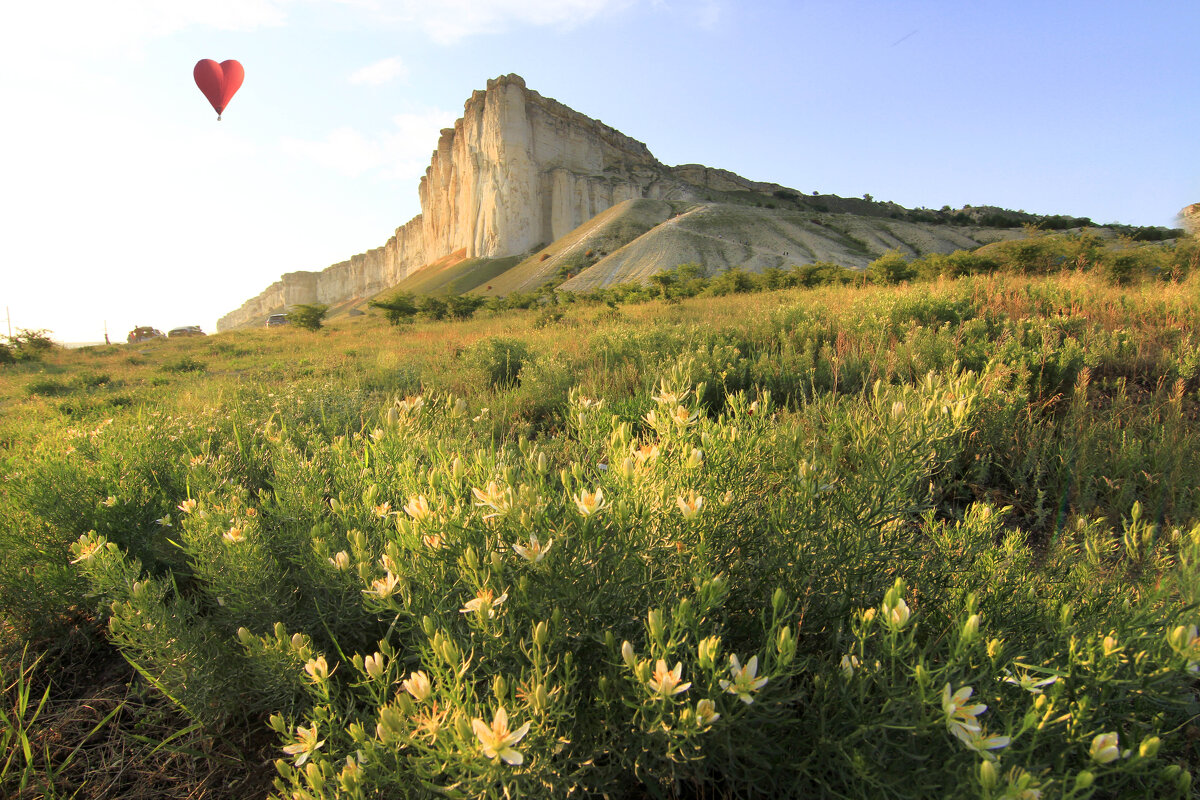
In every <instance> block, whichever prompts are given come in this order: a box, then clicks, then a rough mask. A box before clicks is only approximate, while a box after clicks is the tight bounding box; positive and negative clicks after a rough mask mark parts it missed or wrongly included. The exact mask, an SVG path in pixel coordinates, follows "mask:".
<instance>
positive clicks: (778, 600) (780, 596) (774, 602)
mask: <svg viewBox="0 0 1200 800" xmlns="http://www.w3.org/2000/svg"><path fill="white" fill-rule="evenodd" d="M786 602H787V595H786V594H784V593H783V589H781V588H779V587H775V591H774V592H773V593H772V594H771V608H772V610H774V612H775V615H776V616H779V614H780V613H781V612H782V611H783V606H784V603H786Z"/></svg>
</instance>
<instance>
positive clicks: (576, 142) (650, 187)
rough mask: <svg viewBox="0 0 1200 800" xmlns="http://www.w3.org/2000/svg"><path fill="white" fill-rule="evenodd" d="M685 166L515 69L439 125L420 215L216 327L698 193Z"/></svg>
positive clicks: (344, 296) (518, 247)
mask: <svg viewBox="0 0 1200 800" xmlns="http://www.w3.org/2000/svg"><path fill="white" fill-rule="evenodd" d="M678 169H681V170H682V169H684V168H678ZM697 169H698V170H703V169H704V168H702V167H698V168H694V169H693V171H695V170H697ZM687 174H690V173H686V172H685V173H683V174H680V175H676V174H674V173H673V172H672V171H671V170H669V169H668V168H667V167H665V166H664V165H663V164H661V163H659V161H658V160H657V159H656V158H655V157H654V156H653V155H651V153H650V151H649V150H648V149H647V148H646V145H644V144H642V143H641V142H639V141H636V140H634V139H631V138H630V137H628V136H625V135H624V134H622V133H621V132H619V131H617V130H615V129H613V128H610V127H608V126H607V125H605V124H603V123H602V122H599V121H597V120H594V119H591V118H589V117H586V116H584V115H583V114H580V113H578V112H576V111H573V110H571V109H570V108H567V107H566V106H564V105H563V104H561V103H559V102H557V101H555V100H551V99H549V98H546V97H542V96H541V95H539V94H538V93H537V92H534V91H531V90H529V89H527V88H526V86H525V81H524V80H522V79H521V78H520V77H519V76H517V75H507V76H504V77H500V78H496V79H495V80H490V81H488V84H487V90H486V91H477V92H475V93H474V94H472V95H471V98H470V99H469V100H468V101H467V102H466V105H465V106H464V108H463V116H462V118H461V119H459V120H458V121H457V122H455V124H454V127H453V128H447V129H445V130H443V131H442V132H441V136H440V137H439V139H438V144H437V149H436V150H435V151H434V152H433V156H432V159H431V161H430V164H429V168H428V169H427V170H426V171H425V176H424V177H423V178H422V179H421V185H420V188H419V192H420V199H421V213H420V214H419V215H417V216H416V217H414V218H413V219H412V220H410V221H409V222H408V223H406V224H405V225H403V226H401V227H400V228H397V229H396V232H395V234H394V235H393V236H392V238H390V239H389V240H388V242H387V243H386V244H385V245H383V246H382V247H378V248H375V249H374V250H369V251H367V252H366V253H361V254H359V255H356V256H354V257H353V258H351V259H349V260H348V261H343V262H341V263H338V264H334V265H333V266H331V267H329V268H327V269H325V270H323V271H321V272H292V273H288V274H286V275H284V276H283V277H282V280H280V281H277V282H276V283H273V284H271V286H269V287H268V288H267V289H266V290H265V291H264V292H262V293H261V294H259V295H258V296H257V297H255V298H253V299H251V300H249V301H247V302H246V303H245V304H243V306H242V307H241V308H239V309H238V310H237V311H234V312H232V313H230V314H227V315H225V316H224V317H222V318H221V319H220V320H219V321H218V322H217V328H218V330H227V329H229V328H234V327H238V326H240V325H245V324H247V323H249V322H252V321H254V320H257V319H259V318H261V317H262V316H264V315H265V314H269V313H272V312H275V311H280V310H282V309H283V308H285V307H286V306H288V305H293V304H295V303H312V302H320V303H327V304H329V305H336V304H338V303H342V302H346V301H348V300H352V299H357V298H362V297H365V296H368V295H371V294H374V293H376V292H378V291H381V290H382V289H385V288H387V287H388V286H393V285H395V284H396V283H399V282H400V281H401V280H403V279H404V278H405V277H407V276H408V275H409V274H411V273H413V272H415V271H416V270H418V269H420V268H421V267H422V266H424V265H426V264H428V263H429V262H431V261H434V260H436V259H438V258H441V257H443V256H445V255H448V254H450V253H452V252H454V251H456V250H460V249H461V250H465V252H466V256H467V258H476V257H492V258H499V257H503V256H509V255H516V254H518V253H524V252H526V251H528V250H530V249H531V248H533V247H535V246H536V245H539V244H547V243H549V242H552V241H554V240H555V239H558V238H559V237H561V236H563V235H564V234H566V233H568V232H570V231H571V230H574V229H575V228H576V227H577V226H579V225H580V224H582V223H583V222H586V221H587V220H589V219H591V218H592V217H594V216H595V215H596V214H599V213H600V212H601V211H604V210H605V209H608V208H610V207H612V206H613V205H615V204H617V203H620V202H621V201H623V200H629V199H634V198H642V197H649V198H654V199H692V198H693V197H694V196H695V194H696V190H697V187H696V186H693V185H692V184H691V183H690V182H689V181H687V180H686V178H685V177H684V176H685V175H687ZM723 175H732V174H731V173H723ZM732 178H737V176H732ZM697 183H700V185H701V186H702V185H704V184H703V183H702V182H700V181H697ZM747 183H748V182H747Z"/></svg>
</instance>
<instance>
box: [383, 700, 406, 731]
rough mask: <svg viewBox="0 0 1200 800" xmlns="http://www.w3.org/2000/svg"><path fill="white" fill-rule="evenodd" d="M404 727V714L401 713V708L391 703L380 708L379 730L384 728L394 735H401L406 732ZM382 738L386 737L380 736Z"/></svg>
mask: <svg viewBox="0 0 1200 800" xmlns="http://www.w3.org/2000/svg"><path fill="white" fill-rule="evenodd" d="M404 728H405V724H404V715H403V714H401V713H400V709H398V708H396V707H395V706H390V705H389V706H384V707H383V708H381V709H379V726H378V727H377V729H376V730H377V731H378V730H380V729H382V730H384V731H387V732H388V733H390V734H392V735H393V736H400V735H402V734H403V733H404ZM380 738H381V739H382V738H384V737H382V736H380Z"/></svg>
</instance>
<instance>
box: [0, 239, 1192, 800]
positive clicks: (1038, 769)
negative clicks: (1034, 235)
mask: <svg viewBox="0 0 1200 800" xmlns="http://www.w3.org/2000/svg"><path fill="white" fill-rule="evenodd" d="M942 258H947V257H942ZM939 263H940V262H939ZM1055 263H1056V264H1057V263H1058V262H1055ZM1164 263H1165V262H1164ZM1180 263H1182V262H1180ZM1081 266H1082V265H1081V264H1079V263H1075V264H1066V265H1065V267H1064V268H1066V269H1070V271H1064V272H1054V271H1053V270H1046V271H1048V272H1052V273H1053V274H1046V275H1019V274H1013V273H1009V272H996V273H994V274H990V275H976V276H971V277H964V278H960V279H956V280H955V279H947V278H944V277H942V278H937V279H935V280H928V281H924V282H916V283H912V284H902V285H899V286H891V285H869V284H864V285H846V286H836V287H835V286H827V287H817V288H813V289H803V288H789V289H781V290H776V291H761V292H758V293H753V294H742V293H732V294H728V295H725V296H698V297H682V298H681V297H667V298H665V299H656V300H644V299H643V300H642V301H641V302H626V303H624V304H621V303H617V302H615V301H613V302H608V303H605V302H599V301H597V302H585V301H583V300H579V301H576V302H569V303H567V302H565V300H563V299H562V298H559V300H560V302H563V303H564V304H563V305H560V306H557V307H556V308H557V313H555V314H547V313H545V310H544V309H543V310H542V311H522V310H498V311H487V310H484V311H480V312H478V313H476V315H475V316H474V317H473V318H472V319H470V320H466V321H462V322H427V321H418V322H415V323H413V324H409V325H405V326H401V327H395V328H394V327H390V326H388V325H387V323H386V322H385V321H384V320H383V318H382V317H380V316H378V315H375V314H370V315H366V316H359V317H349V318H344V319H336V320H333V321H331V322H329V323H327V324H326V326H325V327H324V328H322V329H321V330H318V331H315V332H308V331H302V330H295V329H291V328H277V329H271V330H263V329H259V330H250V331H235V332H230V333H223V334H219V335H216V336H210V337H207V338H204V339H188V340H182V341H167V340H159V341H155V342H151V343H146V344H144V345H139V346H112V347H94V348H86V349H83V350H76V351H61V350H52V351H49V352H46V353H39V354H34V355H33V356H30V357H29V358H25V359H19V358H18V359H16V360H15V363H10V364H6V365H3V366H0V623H2V625H3V629H2V631H0V645H2V646H3V648H2V652H3V659H2V660H0V670H2V672H3V680H2V683H3V688H4V697H3V703H2V705H0V714H3V719H0V723H2V724H0V729H2V730H3V733H2V734H0V735H2V736H3V740H2V744H3V749H0V770H2V772H0V795H3V796H6V797H22V798H24V797H30V798H32V797H79V798H101V797H123V798H124V797H130V798H142V797H144V798H165V797H193V798H233V797H237V798H247V797H254V798H259V797H267V796H272V797H280V798H334V797H337V798H375V797H379V798H383V797H387V798H391V797H437V796H448V797H547V798H549V797H555V798H557V797H565V796H576V797H611V798H644V797H665V798H676V797H678V798H717V797H773V798H774V797H804V798H807V797H821V798H931V797H945V798H958V797H982V798H995V800H1000V798H1010V799H1015V798H1027V799H1032V798H1038V797H1042V798H1060V797H1062V798H1086V797H1097V798H1118V797H1120V798H1125V797H1147V798H1160V797H1192V796H1194V792H1193V789H1192V785H1191V774H1192V773H1193V772H1194V771H1195V770H1196V769H1197V768H1198V767H1200V726H1198V725H1197V723H1196V717H1197V714H1198V713H1200V702H1198V700H1200V697H1198V695H1197V677H1198V674H1200V636H1198V635H1197V628H1196V625H1197V623H1198V622H1200V612H1198V610H1197V601H1198V599H1200V583H1198V580H1200V481H1197V477H1196V476H1197V475H1200V328H1198V322H1200V274H1198V273H1197V272H1196V271H1195V270H1192V271H1191V274H1190V275H1189V274H1187V272H1186V271H1185V270H1182V268H1181V269H1179V270H1175V271H1174V272H1172V273H1171V274H1163V275H1160V276H1157V277H1145V276H1142V275H1141V274H1140V273H1139V272H1138V271H1137V270H1135V269H1133V268H1132V267H1130V268H1128V269H1125V270H1124V271H1122V270H1117V271H1116V272H1115V273H1114V271H1113V269H1115V268H1113V269H1109V270H1108V271H1106V272H1102V271H1100V270H1088V269H1084V268H1080V267H1081ZM896 268H897V269H899V270H900V272H901V273H902V272H903V264H901V265H899V266H898V267H896ZM905 277H914V276H905ZM860 283H862V282H860ZM1118 284H1123V285H1118ZM663 291H664V294H665V293H666V290H665V289H664V290H663ZM548 297H549V300H551V301H553V300H554V296H553V295H550V296H548ZM609 300H610V301H611V300H612V298H609ZM535 320H536V324H535Z"/></svg>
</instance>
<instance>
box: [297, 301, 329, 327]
mask: <svg viewBox="0 0 1200 800" xmlns="http://www.w3.org/2000/svg"><path fill="white" fill-rule="evenodd" d="M328 311H329V306H327V305H325V304H324V303H301V304H300V305H298V306H295V307H294V308H293V309H292V310H291V311H289V312H288V319H290V320H291V321H292V323H293V324H295V325H299V326H300V327H301V328H304V329H305V330H308V331H316V330H320V329H321V323H323V322H324V321H325V314H326V312H328Z"/></svg>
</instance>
